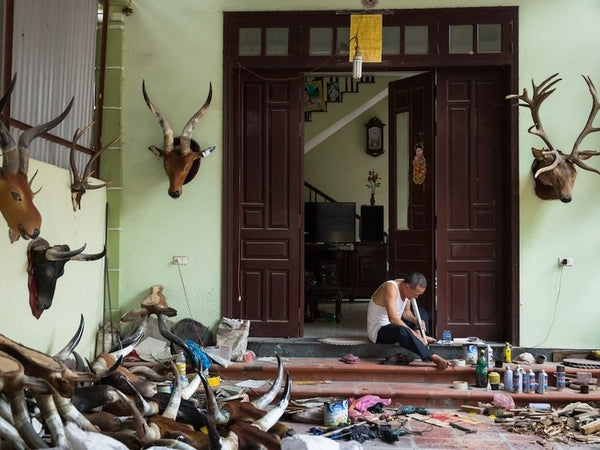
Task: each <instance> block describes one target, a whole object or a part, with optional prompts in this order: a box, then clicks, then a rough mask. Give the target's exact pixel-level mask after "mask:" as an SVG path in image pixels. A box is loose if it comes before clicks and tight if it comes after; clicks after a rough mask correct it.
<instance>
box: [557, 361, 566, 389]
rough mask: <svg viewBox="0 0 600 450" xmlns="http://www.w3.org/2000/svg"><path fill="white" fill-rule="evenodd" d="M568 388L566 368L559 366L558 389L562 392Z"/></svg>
mask: <svg viewBox="0 0 600 450" xmlns="http://www.w3.org/2000/svg"><path fill="white" fill-rule="evenodd" d="M566 386H567V380H566V374H565V366H563V365H561V364H559V365H558V366H556V389H557V390H559V391H561V390H563V389H564V388H565V387H566Z"/></svg>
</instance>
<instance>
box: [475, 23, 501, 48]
mask: <svg viewBox="0 0 600 450" xmlns="http://www.w3.org/2000/svg"><path fill="white" fill-rule="evenodd" d="M477 51H478V52H479V53H498V52H501V51H502V25H500V24H499V23H494V24H489V25H479V26H478V28H477Z"/></svg>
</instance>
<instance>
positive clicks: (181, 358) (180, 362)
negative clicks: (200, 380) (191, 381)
mask: <svg viewBox="0 0 600 450" xmlns="http://www.w3.org/2000/svg"><path fill="white" fill-rule="evenodd" d="M175 366H176V367H177V372H179V385H180V386H181V387H182V388H184V387H186V386H187V385H188V378H187V375H186V374H187V361H186V360H185V355H184V354H183V350H179V351H178V352H177V356H176V357H175Z"/></svg>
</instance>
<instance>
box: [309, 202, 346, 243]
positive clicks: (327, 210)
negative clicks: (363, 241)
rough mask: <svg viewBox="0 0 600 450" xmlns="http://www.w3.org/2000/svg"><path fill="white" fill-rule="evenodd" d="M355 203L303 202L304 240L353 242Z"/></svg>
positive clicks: (312, 241) (311, 241)
mask: <svg viewBox="0 0 600 450" xmlns="http://www.w3.org/2000/svg"><path fill="white" fill-rule="evenodd" d="M355 215H356V203H354V202H306V203H304V241H305V242H310V243H314V242H326V243H328V242H332V243H342V242H354V241H355V240H356V218H355Z"/></svg>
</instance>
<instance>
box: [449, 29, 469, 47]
mask: <svg viewBox="0 0 600 450" xmlns="http://www.w3.org/2000/svg"><path fill="white" fill-rule="evenodd" d="M472 52H473V25H450V53H472Z"/></svg>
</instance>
